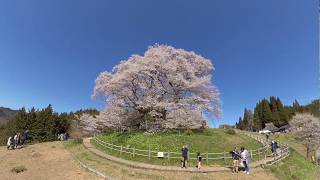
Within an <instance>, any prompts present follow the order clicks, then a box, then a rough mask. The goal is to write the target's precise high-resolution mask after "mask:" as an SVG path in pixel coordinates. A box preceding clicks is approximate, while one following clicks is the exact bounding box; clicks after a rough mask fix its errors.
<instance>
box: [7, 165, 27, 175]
mask: <svg viewBox="0 0 320 180" xmlns="http://www.w3.org/2000/svg"><path fill="white" fill-rule="evenodd" d="M26 170H27V168H26V167H24V166H17V167H14V168H12V169H11V172H13V173H17V174H18V173H21V172H23V171H26Z"/></svg>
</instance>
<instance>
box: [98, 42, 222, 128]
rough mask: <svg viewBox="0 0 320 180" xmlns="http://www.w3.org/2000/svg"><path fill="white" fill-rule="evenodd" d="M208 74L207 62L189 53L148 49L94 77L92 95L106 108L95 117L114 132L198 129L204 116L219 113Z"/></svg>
mask: <svg viewBox="0 0 320 180" xmlns="http://www.w3.org/2000/svg"><path fill="white" fill-rule="evenodd" d="M213 70H214V67H213V65H212V63H211V61H210V60H209V59H206V58H204V57H202V56H200V55H198V54H195V53H194V52H190V51H186V50H183V49H176V48H174V47H171V46H166V45H155V46H151V47H149V49H148V50H147V51H146V52H145V53H144V55H143V56H140V55H133V56H131V57H130V58H129V59H127V60H123V61H121V62H120V64H118V65H116V66H115V67H114V68H113V70H112V71H111V72H109V71H105V72H102V73H101V74H100V75H99V76H98V78H97V79H96V82H95V87H94V94H93V97H103V98H104V99H105V100H106V103H107V106H106V109H105V110H104V112H103V113H101V115H99V116H98V117H97V118H100V119H104V120H105V121H107V123H106V124H107V126H110V127H113V128H117V129H119V128H139V129H143V130H148V129H162V128H177V126H182V127H185V128H199V127H202V126H203V124H204V122H203V121H204V119H203V118H202V116H201V114H202V113H203V112H206V113H211V114H213V115H214V116H215V117H219V116H220V114H221V109H220V99H219V91H218V89H217V88H216V87H215V86H214V85H213V84H212V71H213Z"/></svg>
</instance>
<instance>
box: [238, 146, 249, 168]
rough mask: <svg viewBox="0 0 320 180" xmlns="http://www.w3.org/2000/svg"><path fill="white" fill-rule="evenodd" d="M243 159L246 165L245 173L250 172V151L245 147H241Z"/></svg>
mask: <svg viewBox="0 0 320 180" xmlns="http://www.w3.org/2000/svg"><path fill="white" fill-rule="evenodd" d="M240 155H241V160H242V163H243V165H244V171H243V173H245V174H249V152H248V150H246V149H245V148H244V147H241V154H240Z"/></svg>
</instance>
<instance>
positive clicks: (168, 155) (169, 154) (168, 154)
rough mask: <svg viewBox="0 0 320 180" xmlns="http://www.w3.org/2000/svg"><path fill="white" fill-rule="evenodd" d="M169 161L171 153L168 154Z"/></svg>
mask: <svg viewBox="0 0 320 180" xmlns="http://www.w3.org/2000/svg"><path fill="white" fill-rule="evenodd" d="M168 160H170V152H168Z"/></svg>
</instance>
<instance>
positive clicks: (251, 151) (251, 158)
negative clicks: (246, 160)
mask: <svg viewBox="0 0 320 180" xmlns="http://www.w3.org/2000/svg"><path fill="white" fill-rule="evenodd" d="M250 157H251V159H252V157H253V155H252V150H250Z"/></svg>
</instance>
